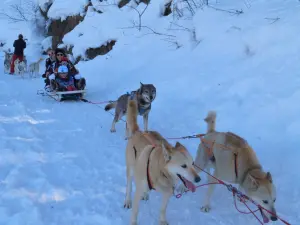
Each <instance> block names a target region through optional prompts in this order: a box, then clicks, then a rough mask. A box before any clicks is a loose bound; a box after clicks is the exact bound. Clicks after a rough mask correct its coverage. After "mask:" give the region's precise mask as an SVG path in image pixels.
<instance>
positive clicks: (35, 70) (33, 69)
mask: <svg viewBox="0 0 300 225" xmlns="http://www.w3.org/2000/svg"><path fill="white" fill-rule="evenodd" d="M42 61H43V58H40V59H39V60H38V61H37V62H33V63H31V64H30V65H29V68H28V72H29V74H30V76H31V77H37V75H39V71H40V62H42Z"/></svg>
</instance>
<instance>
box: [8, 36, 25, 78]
mask: <svg viewBox="0 0 300 225" xmlns="http://www.w3.org/2000/svg"><path fill="white" fill-rule="evenodd" d="M13 46H14V48H15V51H14V54H13V56H12V60H11V64H10V73H9V74H14V72H15V61H16V59H19V60H20V61H23V60H24V49H25V48H26V42H25V41H24V40H23V35H22V34H19V39H17V40H15V41H14V45H13Z"/></svg>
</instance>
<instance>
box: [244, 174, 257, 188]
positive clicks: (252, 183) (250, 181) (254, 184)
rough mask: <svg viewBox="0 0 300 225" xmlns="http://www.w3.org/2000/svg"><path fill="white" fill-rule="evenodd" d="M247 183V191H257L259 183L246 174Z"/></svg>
mask: <svg viewBox="0 0 300 225" xmlns="http://www.w3.org/2000/svg"><path fill="white" fill-rule="evenodd" d="M247 181H248V184H249V186H248V188H249V190H251V191H256V190H257V189H258V187H259V181H258V180H257V179H256V178H255V177H253V176H252V175H251V174H248V176H247Z"/></svg>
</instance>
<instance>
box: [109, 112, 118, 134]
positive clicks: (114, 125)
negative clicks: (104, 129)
mask: <svg viewBox="0 0 300 225" xmlns="http://www.w3.org/2000/svg"><path fill="white" fill-rule="evenodd" d="M118 120H119V114H118V112H117V111H116V114H115V117H114V120H113V121H112V124H111V128H110V132H112V133H114V132H116V123H117V122H118Z"/></svg>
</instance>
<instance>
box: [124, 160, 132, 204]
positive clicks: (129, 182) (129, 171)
mask: <svg viewBox="0 0 300 225" xmlns="http://www.w3.org/2000/svg"><path fill="white" fill-rule="evenodd" d="M132 175H133V168H132V167H131V166H129V165H128V166H127V167H126V176H127V186H126V198H125V203H124V208H127V209H130V208H131V192H132Z"/></svg>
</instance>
